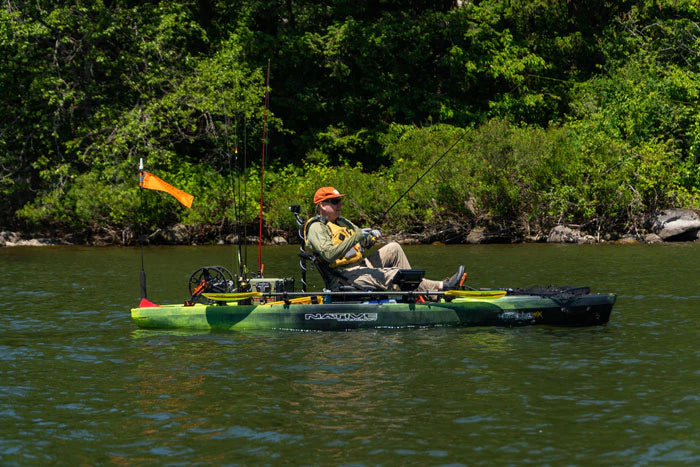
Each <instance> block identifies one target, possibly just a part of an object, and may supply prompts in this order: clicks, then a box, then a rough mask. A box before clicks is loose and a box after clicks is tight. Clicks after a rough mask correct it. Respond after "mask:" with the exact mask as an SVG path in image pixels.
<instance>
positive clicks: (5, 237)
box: [0, 232, 20, 246]
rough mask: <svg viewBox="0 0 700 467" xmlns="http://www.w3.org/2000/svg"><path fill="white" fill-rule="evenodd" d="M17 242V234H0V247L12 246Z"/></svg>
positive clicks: (18, 237)
mask: <svg viewBox="0 0 700 467" xmlns="http://www.w3.org/2000/svg"><path fill="white" fill-rule="evenodd" d="M19 240H20V236H19V234H18V233H17V232H0V246H12V244H14V243H17V242H18V241H19ZM8 244H9V245H8Z"/></svg>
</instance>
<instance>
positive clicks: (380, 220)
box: [378, 129, 469, 224]
mask: <svg viewBox="0 0 700 467" xmlns="http://www.w3.org/2000/svg"><path fill="white" fill-rule="evenodd" d="M468 131H469V130H468V129H465V130H464V131H463V132H462V134H461V135H459V138H457V140H456V141H455V142H454V143H452V146H450V147H449V148H447V151H445V152H443V153H442V155H441V156H440V157H438V158H437V160H436V161H435V162H433V163H432V164H431V165H430V167H428V168H427V169H426V170H425V172H423V174H422V175H421V176H420V177H418V178H417V179H416V181H415V182H413V184H411V186H409V187H408V188H407V189H406V191H404V192H403V194H402V195H401V196H399V198H398V199H397V200H396V201H394V204H392V205H391V206H389V209H387V210H386V211H384V214H382V217H381V218H379V222H378V224H381V223H382V222H384V218H386V215H387V214H388V213H389V211H391V210H392V208H393V207H394V206H396V205H397V204H398V203H399V201H401V199H402V198H403V197H404V196H406V194H407V193H408V192H409V191H411V189H412V188H413V187H414V186H416V184H417V183H418V182H420V181H421V180H422V179H423V177H425V176H426V175H427V174H428V172H430V171H431V170H432V168H433V167H435V166H436V165H437V164H438V163H439V162H440V161H441V160H442V159H443V158H444V157H445V156H446V155H447V154H448V153H449V152H450V151H452V149H453V148H454V147H455V146H457V143H459V142H460V141H461V140H462V138H464V137H465V136H466V134H467V133H468Z"/></svg>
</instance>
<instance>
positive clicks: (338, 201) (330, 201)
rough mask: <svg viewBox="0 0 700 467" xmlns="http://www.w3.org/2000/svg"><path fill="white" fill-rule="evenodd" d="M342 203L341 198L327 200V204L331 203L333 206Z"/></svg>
mask: <svg viewBox="0 0 700 467" xmlns="http://www.w3.org/2000/svg"><path fill="white" fill-rule="evenodd" d="M341 201H343V200H342V199H341V198H331V199H327V200H326V202H327V203H331V204H332V205H333V206H335V205H338V204H340V202H341Z"/></svg>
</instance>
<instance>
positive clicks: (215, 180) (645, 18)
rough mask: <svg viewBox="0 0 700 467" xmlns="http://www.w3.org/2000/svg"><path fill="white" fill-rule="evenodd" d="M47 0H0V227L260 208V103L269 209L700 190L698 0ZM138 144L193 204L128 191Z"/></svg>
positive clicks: (547, 200)
mask: <svg viewBox="0 0 700 467" xmlns="http://www.w3.org/2000/svg"><path fill="white" fill-rule="evenodd" d="M54 3H55V2H48V1H43V0H39V1H36V2H31V4H29V3H27V2H13V1H9V2H7V3H6V4H5V6H4V7H3V8H2V10H0V42H2V44H3V47H2V49H1V52H0V53H2V54H3V62H2V63H3V64H2V65H0V82H2V84H3V89H4V90H5V93H4V96H3V99H2V100H0V105H1V106H2V112H3V115H4V119H3V121H2V122H0V193H2V196H3V199H4V201H5V202H4V203H3V204H2V206H0V230H22V231H27V232H30V231H41V230H49V229H50V230H52V231H61V232H77V233H85V234H89V233H95V232H98V233H99V232H112V233H113V234H114V236H115V237H118V238H124V239H127V240H128V239H133V236H122V235H119V233H120V232H123V231H133V230H135V226H136V225H137V224H141V223H143V224H144V226H145V229H147V230H153V229H156V228H158V227H161V228H162V227H166V226H169V225H173V224H176V223H184V224H186V225H189V226H200V228H202V229H206V230H209V231H214V232H216V233H217V235H219V234H225V233H228V232H232V231H234V230H236V228H235V225H245V224H254V223H255V222H256V218H257V215H258V200H259V196H260V188H261V187H260V172H261V171H260V152H261V141H262V128H263V121H264V119H266V120H267V123H268V125H269V127H270V132H271V134H272V137H271V139H270V141H269V146H268V147H269V153H268V159H267V161H266V167H265V179H264V180H265V185H264V187H263V188H264V189H263V193H264V198H265V205H264V213H265V215H264V217H265V225H266V227H267V228H268V229H269V230H274V229H284V230H293V229H294V228H295V223H294V219H293V217H292V216H291V214H290V213H289V210H288V207H289V205H291V204H300V205H301V206H302V209H303V212H304V214H306V215H310V214H311V212H312V206H311V198H312V195H313V192H314V191H315V190H316V189H317V188H318V187H319V186H323V185H333V186H336V187H337V188H339V189H340V190H342V191H343V192H347V193H348V194H349V195H350V196H349V197H348V200H347V202H346V203H345V205H344V214H345V215H347V216H348V217H350V218H352V219H354V220H357V222H359V223H362V224H366V225H379V226H380V227H381V228H383V229H384V230H385V231H392V232H419V231H421V230H423V229H426V228H429V227H436V226H437V227H444V226H449V225H452V224H458V225H462V226H468V227H484V228H487V229H493V230H498V231H501V232H505V233H506V235H509V236H511V237H513V238H518V237H522V236H526V235H529V236H536V235H541V234H546V233H547V232H548V231H549V230H550V229H551V228H552V227H553V226H555V225H557V224H559V223H566V224H570V225H571V224H573V225H578V226H581V228H582V230H584V231H587V232H589V233H593V234H600V233H604V232H617V233H638V232H641V231H644V230H645V229H647V228H648V227H649V220H650V219H651V218H652V216H653V215H654V214H655V213H656V212H658V211H659V210H661V209H664V208H667V207H672V206H675V207H690V208H700V169H699V165H698V164H699V162H700V109H699V108H698V107H699V105H698V102H700V9H699V8H698V7H697V5H696V2H694V1H692V0H640V1H625V2H604V1H600V2H597V1H593V2H590V1H586V2H583V1H576V0H572V1H569V2H550V1H547V0H535V1H527V2H516V1H505V0H486V1H479V2H454V1H445V2H437V3H436V2H420V1H419V2H415V1H412V2H400V1H399V2H386V3H382V4H381V5H374V4H372V6H370V5H369V4H358V5H354V6H348V4H347V2H326V3H324V4H322V5H320V4H318V2H315V1H296V2H286V3H285V4H284V5H281V4H279V2H272V1H268V0H260V1H252V2H251V1H241V2H218V1H214V2H195V1H183V0H177V1H172V2H162V3H159V2H131V1H125V0H117V1H114V2H103V1H97V2H92V3H90V5H85V4H84V2H81V1H78V0H76V1H69V2H62V3H61V5H60V6H56V5H54ZM610 3H614V5H610ZM268 59H270V63H271V70H272V72H271V76H270V96H271V104H270V107H269V109H267V110H266V109H265V107H264V105H263V102H264V94H265V86H264V84H265V70H266V68H267V63H268ZM455 142H457V144H456V145H455V146H454V147H453V148H452V149H451V150H450V151H449V153H448V154H447V156H446V157H445V158H444V159H443V160H442V162H440V163H439V164H438V165H436V166H435V167H434V168H433V169H432V170H431V171H429V172H428V173H427V174H426V175H425V177H424V178H423V179H422V180H421V181H420V182H419V183H418V184H416V185H415V187H413V188H412V189H411V190H410V191H409V192H408V193H406V194H405V196H404V197H403V198H401V196H402V195H403V194H404V192H405V191H406V189H407V188H408V187H409V186H410V185H411V184H413V182H414V181H416V180H417V179H418V178H419V177H420V176H421V175H422V174H423V173H424V172H425V170H426V169H427V168H428V167H429V166H430V165H431V164H432V163H433V162H434V161H436V160H437V159H438V158H439V157H440V156H441V155H443V154H444V153H445V151H447V150H448V148H450V147H451V146H452V145H453V144H454V143H455ZM140 158H143V159H144V160H145V162H146V166H147V169H148V170H150V171H152V172H153V173H155V174H156V175H158V176H160V177H162V178H164V179H165V180H167V181H168V182H170V183H172V184H173V185H175V186H177V187H179V188H181V189H183V190H185V191H187V192H189V193H191V194H193V195H194V196H195V202H194V204H193V208H192V209H191V210H187V209H184V208H182V207H181V206H180V205H179V204H178V203H177V202H176V201H175V200H174V199H171V198H170V197H168V196H167V195H164V194H162V193H156V192H144V193H140V192H139V190H138V188H137V183H138V178H137V177H138V172H137V167H138V161H139V159H140ZM399 198H401V201H400V202H399V203H398V204H396V206H394V207H393V208H392V209H391V211H390V212H389V213H388V214H387V216H386V217H383V214H384V212H385V211H386V209H387V208H389V206H390V205H391V204H392V203H394V202H395V201H396V200H398V199H399Z"/></svg>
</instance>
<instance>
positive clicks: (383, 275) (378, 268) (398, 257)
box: [339, 242, 442, 292]
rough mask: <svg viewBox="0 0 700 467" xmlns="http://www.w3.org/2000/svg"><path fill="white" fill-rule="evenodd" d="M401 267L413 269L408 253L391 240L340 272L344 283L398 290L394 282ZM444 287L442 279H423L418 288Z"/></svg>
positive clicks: (417, 289) (420, 289)
mask: <svg viewBox="0 0 700 467" xmlns="http://www.w3.org/2000/svg"><path fill="white" fill-rule="evenodd" d="M399 269H411V264H410V263H409V262H408V258H407V257H406V253H404V251H403V248H401V245H399V244H398V243H396V242H391V243H388V244H386V245H384V246H383V247H381V248H380V249H379V250H377V251H375V252H374V253H373V254H372V255H370V256H369V257H368V258H365V259H364V260H362V262H361V263H360V265H358V266H351V267H349V268H347V269H343V270H341V271H339V272H340V274H341V276H342V277H341V279H340V283H341V284H342V285H352V286H355V287H359V288H374V289H378V290H398V287H397V286H396V285H394V284H393V283H392V281H393V280H394V276H396V273H397V272H399ZM441 288H442V281H432V280H430V279H423V280H422V281H421V283H420V284H419V285H418V288H416V291H418V292H434V291H436V290H440V289H441Z"/></svg>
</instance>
